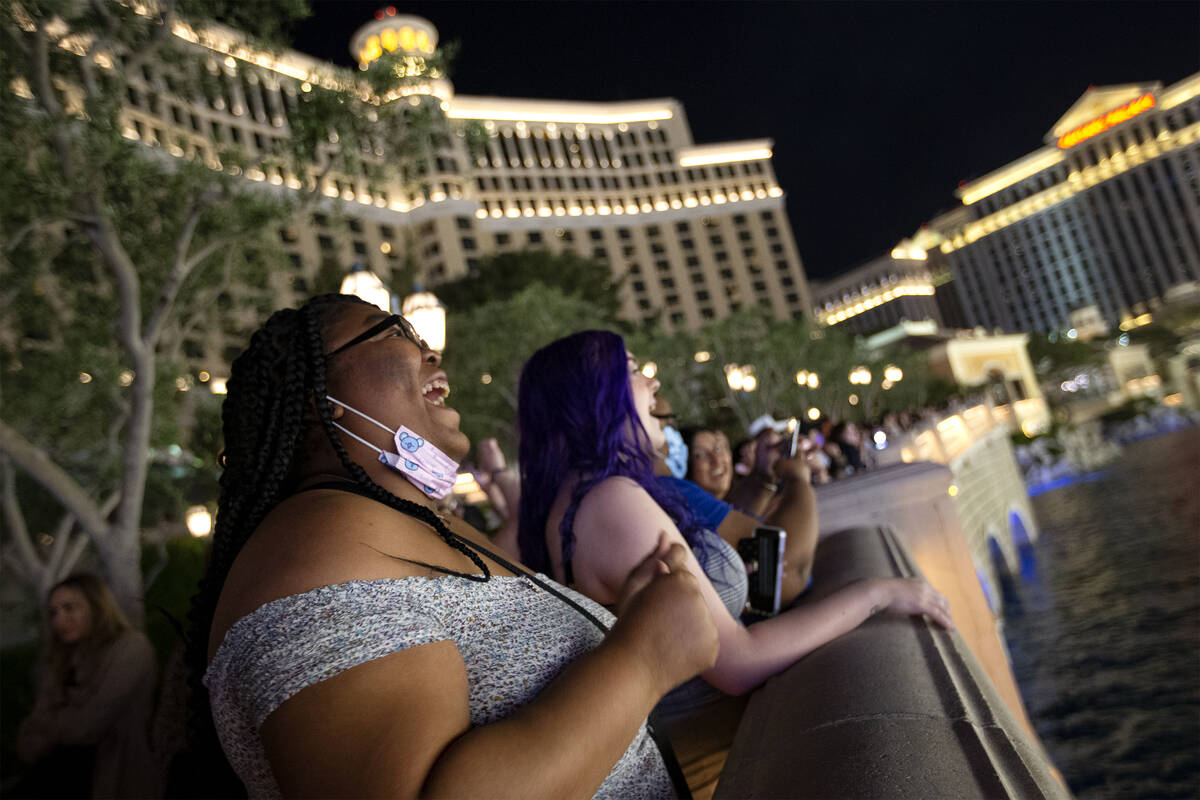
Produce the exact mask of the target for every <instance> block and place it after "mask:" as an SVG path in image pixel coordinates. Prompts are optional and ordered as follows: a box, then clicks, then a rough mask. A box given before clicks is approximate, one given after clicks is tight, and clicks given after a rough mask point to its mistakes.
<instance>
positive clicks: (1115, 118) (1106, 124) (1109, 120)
mask: <svg viewBox="0 0 1200 800" xmlns="http://www.w3.org/2000/svg"><path fill="white" fill-rule="evenodd" d="M1155 103H1156V101H1155V99H1154V95H1152V94H1150V93H1149V92H1147V93H1146V94H1144V95H1142V96H1141V97H1139V98H1137V99H1136V100H1130V101H1129V102H1128V103H1126V104H1125V105H1123V106H1118V107H1117V108H1114V109H1113V110H1112V111H1109V112H1108V113H1106V114H1104V115H1102V116H1099V117H1096V118H1095V119H1094V120H1092V121H1091V122H1088V123H1086V124H1084V125H1080V126H1079V127H1078V128H1076V129H1074V130H1072V131H1068V132H1067V133H1064V134H1063V135H1062V136H1060V137H1058V146H1059V149H1062V150H1066V149H1068V148H1071V147H1074V146H1075V145H1077V144H1079V143H1080V142H1082V141H1084V140H1086V139H1090V138H1092V137H1093V136H1095V135H1096V134H1098V133H1103V132H1104V131H1106V130H1108V129H1109V128H1111V127H1113V126H1114V125H1120V124H1121V123H1122V122H1124V121H1125V120H1128V119H1132V118H1133V117H1136V116H1137V115H1138V114H1141V113H1142V112H1143V111H1148V110H1149V109H1151V108H1154V106H1155Z"/></svg>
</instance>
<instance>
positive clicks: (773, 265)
mask: <svg viewBox="0 0 1200 800" xmlns="http://www.w3.org/2000/svg"><path fill="white" fill-rule="evenodd" d="M175 32H176V35H177V36H180V37H181V38H184V39H187V40H189V41H192V42H193V43H194V44H195V45H196V46H197V48H198V54H199V55H200V57H201V58H202V59H203V60H204V61H205V62H206V63H207V67H208V69H209V71H210V72H212V73H213V74H214V75H216V76H218V77H219V78H220V79H221V80H220V81H218V82H216V84H217V85H218V86H219V87H223V91H220V90H218V91H215V92H212V93H211V96H209V97H201V98H192V97H187V98H184V97H180V96H178V95H177V94H174V93H172V91H171V85H170V78H169V75H168V74H167V70H166V69H165V68H164V69H161V70H156V69H155V68H147V69H145V70H144V72H143V74H140V75H135V76H130V80H131V83H132V87H133V88H132V90H131V91H130V97H129V103H128V106H127V109H126V124H127V128H126V132H125V133H126V136H128V137H129V138H131V139H138V140H140V141H142V142H144V143H146V144H149V145H153V146H159V147H163V148H165V149H167V150H169V151H170V152H171V153H172V154H173V155H176V156H181V157H182V156H187V157H199V158H204V159H206V160H209V161H211V160H212V159H213V158H214V154H215V150H216V147H217V146H218V145H219V146H222V147H230V146H233V147H238V148H241V149H243V150H244V151H245V153H246V156H247V160H248V161H249V163H252V164H253V163H255V162H256V161H258V160H259V159H260V158H261V155H262V154H263V153H264V152H266V151H267V149H268V148H269V145H270V140H271V138H272V137H277V136H281V135H286V132H287V128H288V110H289V107H291V106H293V105H294V104H295V98H296V97H297V95H298V93H300V92H304V91H308V87H309V82H310V81H325V80H331V81H339V82H343V83H344V82H345V81H347V80H353V79H354V78H353V74H352V73H350V72H348V71H346V70H339V69H338V68H336V67H334V66H333V65H331V64H327V63H323V62H319V61H316V60H315V59H312V58H309V57H307V56H305V55H303V54H300V53H297V52H294V51H283V52H279V53H270V54H268V53H264V52H261V51H256V50H254V49H253V48H251V47H250V46H249V45H248V44H246V42H245V41H244V40H243V39H242V37H241V36H240V35H239V34H238V33H237V32H236V31H232V30H229V29H227V28H222V27H220V26H210V27H206V28H205V29H203V30H199V29H197V30H193V29H191V28H189V27H188V26H186V25H181V24H177V25H176V31H175ZM437 39H438V34H437V30H436V29H435V28H434V27H433V25H432V24H430V23H429V22H428V21H426V20H424V19H421V18H419V17H413V16H404V15H398V14H396V13H395V10H394V9H391V8H389V9H386V10H384V11H381V12H379V13H377V14H376V19H375V20H373V21H372V22H370V23H369V24H368V25H365V26H364V27H363V28H361V29H360V30H359V31H357V32H356V33H355V35H354V37H353V40H352V43H351V51H352V53H353V54H354V56H355V57H356V58H357V59H359V67H360V69H362V70H367V69H370V68H371V64H372V62H374V61H375V60H377V59H379V58H380V57H381V56H382V55H383V54H385V53H387V52H389V51H392V52H396V51H399V53H401V54H402V55H404V56H405V57H406V58H407V59H410V60H412V62H413V63H414V64H417V63H423V62H421V61H420V60H421V59H423V58H425V57H426V56H429V55H430V54H432V53H434V51H435V48H436V46H437ZM404 92H405V94H403V95H399V96H397V97H388V98H382V99H383V100H384V101H385V102H407V103H411V104H412V105H413V106H419V105H420V104H422V103H430V102H435V103H439V104H440V105H441V108H442V110H443V111H444V112H445V116H446V118H447V122H448V124H449V126H450V131H449V133H450V134H451V135H450V136H448V137H446V139H447V140H448V142H449V144H448V145H447V146H445V147H444V148H443V149H442V150H440V151H438V152H436V153H433V154H432V157H431V158H430V159H429V162H430V163H429V172H428V174H425V175H423V176H422V183H423V184H424V186H423V188H422V189H420V190H417V191H415V192H413V191H411V190H407V191H406V189H405V188H404V187H401V186H399V185H397V186H390V187H388V188H387V190H386V191H376V192H375V194H371V191H370V189H369V187H368V186H367V182H366V180H365V179H358V178H354V177H346V176H330V177H329V178H328V180H327V183H326V185H325V186H323V187H322V190H323V191H324V193H325V194H326V195H327V196H328V197H330V198H335V197H336V198H340V199H341V200H342V201H343V202H341V203H340V204H335V203H334V202H332V200H331V201H330V203H329V207H328V208H327V209H322V210H321V212H320V213H316V214H314V215H312V217H311V218H306V219H296V220H295V221H294V223H293V224H292V225H289V226H288V227H287V228H285V229H284V230H282V231H281V232H280V236H281V239H282V241H283V243H284V246H285V247H286V249H287V251H288V253H289V256H290V259H291V264H292V268H291V269H290V270H289V271H287V272H288V274H283V275H273V276H272V282H273V285H272V287H271V297H272V300H273V301H274V303H273V304H276V305H282V304H286V303H289V302H294V301H299V300H302V299H303V298H304V297H305V296H307V294H308V293H309V292H310V291H311V287H312V285H313V281H314V278H315V277H316V275H317V273H318V270H319V269H321V268H322V265H325V268H328V265H330V264H334V265H339V266H340V267H341V268H349V267H350V266H351V265H352V264H355V263H356V262H361V263H364V264H365V265H366V266H368V267H370V268H371V269H373V270H374V271H375V272H377V273H378V274H379V275H380V276H382V277H383V278H384V280H385V281H387V280H388V279H389V278H390V277H391V276H392V274H393V272H394V271H395V270H396V269H397V268H398V267H400V266H401V265H404V264H407V265H413V266H415V267H416V272H417V278H418V279H419V280H421V281H422V282H423V283H425V284H426V285H427V286H433V287H436V285H437V284H438V283H440V282H443V281H447V280H451V279H454V278H458V277H461V276H463V275H466V274H468V273H469V272H470V270H471V268H472V267H473V266H475V265H476V264H477V262H478V260H479V259H480V258H481V257H483V256H485V255H488V254H491V253H498V252H507V251H513V250H521V249H525V248H544V249H548V250H551V251H556V252H558V251H571V252H574V253H577V254H579V255H582V256H586V257H589V258H595V259H598V260H600V261H603V262H606V263H608V264H609V265H610V266H611V268H612V271H613V275H614V276H615V277H618V278H623V279H624V280H623V282H622V285H621V315H622V316H623V317H624V318H625V319H629V320H632V321H640V320H645V319H650V318H653V317H655V316H660V315H661V318H662V321H663V322H664V324H665V325H667V326H668V327H681V326H683V327H696V326H698V325H701V324H703V322H704V321H705V320H708V319H714V318H721V317H724V316H726V315H727V314H729V313H730V312H731V311H735V310H737V309H740V308H752V307H753V308H761V309H762V310H763V311H764V312H765V313H770V314H771V315H773V316H775V317H777V318H787V317H799V316H802V315H804V314H807V313H808V311H809V309H810V299H809V293H808V286H807V282H806V280H805V275H804V271H803V268H802V267H801V262H800V257H799V255H798V254H797V251H796V245H795V242H794V240H793V237H792V231H791V226H790V225H789V223H788V219H787V214H786V210H785V206H784V196H783V190H782V189H781V188H780V187H779V185H778V183H777V181H776V179H775V175H774V172H773V170H772V166H771V156H772V153H771V141H770V140H768V139H755V140H748V141H738V142H724V143H720V144H705V145H697V144H696V143H694V142H693V141H692V134H691V130H690V129H689V126H688V123H687V118H686V116H685V114H684V110H683V107H682V106H681V105H680V103H679V102H678V101H676V100H673V99H653V100H640V101H634V102H617V103H590V102H589V103H584V102H570V101H551V100H522V99H511V98H499V97H472V96H467V95H456V94H455V93H454V89H453V86H452V85H451V84H450V83H449V81H447V80H445V79H436V80H426V81H425V82H423V83H419V84H417V85H415V86H408V87H406V88H405V89H404ZM472 131H474V132H476V133H486V136H482V137H480V138H482V139H483V142H482V147H481V148H479V147H476V148H475V149H472V147H471V146H470V145H469V143H468V142H469V140H470V138H471V137H470V136H469V134H470V133H471V132H472ZM246 174H247V177H249V178H250V179H252V180H263V181H268V182H270V183H274V184H277V185H286V186H289V187H292V188H297V187H299V186H300V185H301V184H300V181H299V179H298V178H297V177H296V176H290V175H281V174H269V175H268V174H264V173H263V172H261V171H260V170H255V169H251V170H248V171H247V173H246ZM393 288H394V290H395V291H397V292H401V293H403V292H404V291H405V290H406V289H407V288H408V287H405V286H395V287H393ZM239 334H240V332H236V333H231V334H230V335H228V336H226V335H224V334H222V333H221V332H220V331H211V332H209V333H207V334H205V337H206V340H205V341H203V342H202V341H192V342H190V343H185V351H186V355H188V356H189V357H191V358H193V359H199V358H200V357H201V356H202V355H203V354H206V353H213V352H214V351H217V352H220V351H222V350H224V352H225V353H226V355H228V354H231V353H232V350H229V349H226V348H227V347H229V346H233V345H236V344H238V343H239V342H240V340H239ZM226 340H228V341H226Z"/></svg>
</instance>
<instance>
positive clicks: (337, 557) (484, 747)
mask: <svg viewBox="0 0 1200 800" xmlns="http://www.w3.org/2000/svg"><path fill="white" fill-rule="evenodd" d="M440 362H441V358H440V356H439V355H438V354H437V353H436V352H433V351H432V350H430V349H429V347H428V346H427V345H425V343H424V342H422V341H421V340H420V339H419V338H418V337H417V336H416V334H415V332H414V331H413V330H412V328H411V326H410V325H408V323H407V322H406V321H405V320H403V318H401V317H398V316H395V315H388V314H386V313H385V312H383V311H381V310H379V309H378V308H376V307H375V306H372V305H369V304H366V303H362V302H361V301H357V300H356V299H355V298H352V297H346V296H341V295H327V296H323V297H319V298H315V299H314V300H312V301H310V302H309V303H308V304H307V305H306V306H304V307H303V308H301V309H299V310H292V309H288V310H284V311H279V312H277V313H276V314H274V315H273V316H272V317H271V319H270V320H268V321H267V323H266V325H264V326H263V328H262V329H261V330H260V331H258V332H257V333H255V334H254V337H253V338H252V340H251V342H250V346H249V348H248V349H247V350H246V351H245V352H244V353H243V354H242V355H241V356H240V357H239V358H238V359H237V360H236V361H235V362H234V364H233V370H232V376H231V377H230V380H229V383H228V390H229V394H228V396H227V398H226V400H225V407H224V411H223V421H224V432H225V447H226V450H225V454H224V466H225V472H224V474H223V475H222V478H221V498H220V508H219V512H218V516H217V526H216V530H215V532H214V538H213V551H212V556H211V562H210V566H209V570H208V574H207V575H206V577H205V580H204V582H203V583H202V585H201V590H200V593H199V595H198V596H197V598H196V601H195V603H194V609H193V620H192V621H193V626H194V630H196V631H203V632H207V636H206V637H205V636H196V637H195V639H196V640H197V641H196V642H195V643H194V648H193V653H192V661H193V668H194V670H195V672H196V673H197V674H203V676H204V677H203V683H204V686H205V687H207V690H208V692H207V697H208V699H209V700H210V702H211V709H212V712H211V713H212V719H213V721H214V722H215V726H216V731H217V734H218V735H219V737H220V742H221V746H222V748H223V749H224V751H225V754H226V755H227V757H228V759H229V761H230V763H231V764H232V766H233V768H234V770H235V771H236V772H237V774H238V777H239V778H240V779H241V780H242V782H243V783H244V784H245V786H246V788H247V789H248V790H249V793H250V795H251V796H262V797H271V796H287V795H296V794H305V795H314V796H359V797H368V796H376V795H388V796H392V797H412V796H416V795H418V794H420V795H425V794H430V795H449V796H488V797H498V796H508V795H517V794H520V795H522V796H546V797H567V796H572V797H573V796H579V795H592V794H595V795H599V796H620V797H660V796H667V795H669V794H670V793H671V791H672V784H673V783H674V784H675V785H676V786H679V785H680V783H679V782H678V778H677V776H672V775H671V774H670V773H669V771H668V767H667V764H668V763H670V762H671V761H672V759H671V758H670V757H669V755H664V754H663V753H662V751H661V750H660V748H659V747H658V746H656V741H655V740H653V739H652V738H651V737H652V736H653V733H652V732H651V731H648V728H647V726H646V724H645V719H646V716H647V714H648V713H649V712H650V710H651V709H652V707H653V706H654V704H655V703H656V701H657V700H658V699H659V697H661V696H662V695H663V694H664V693H665V692H666V691H667V690H669V689H670V688H671V687H672V686H674V685H676V684H678V683H680V682H681V681H683V680H686V679H687V678H689V677H691V676H692V675H695V674H697V673H699V672H700V671H702V670H704V669H707V668H708V667H709V666H710V665H711V664H712V663H713V660H714V659H715V658H716V635H715V630H714V628H713V623H712V619H711V616H710V615H709V613H708V611H707V609H706V608H705V606H704V602H703V600H702V599H701V597H700V594H699V591H698V588H697V586H696V582H695V579H694V578H692V576H691V575H690V573H688V571H687V570H685V569H682V568H681V566H682V563H683V559H684V553H683V550H682V547H675V548H668V547H664V548H662V550H661V551H660V552H661V555H659V556H657V557H653V558H648V559H646V560H645V562H644V563H643V564H642V565H641V566H640V568H639V569H638V570H637V571H636V574H635V575H633V576H631V579H630V580H629V581H628V582H627V583H626V584H625V586H624V587H623V591H622V596H621V597H620V598H618V600H617V603H616V605H617V608H618V610H619V612H620V621H619V622H617V623H615V624H613V617H612V615H610V614H609V613H608V612H607V611H606V610H605V609H604V608H603V607H601V606H599V605H597V604H595V603H592V602H591V601H589V600H587V599H586V598H583V597H582V596H580V595H577V594H575V593H574V592H571V591H570V590H568V589H565V588H563V587H561V586H559V585H557V584H555V583H553V582H552V581H551V580H550V579H549V578H546V577H545V576H541V575H531V574H530V573H528V571H526V570H525V569H524V568H523V567H520V566H519V565H517V564H512V563H510V562H508V561H506V560H505V559H503V558H502V557H500V556H498V555H496V554H495V553H494V552H492V551H491V550H490V549H489V547H488V544H487V538H486V537H485V536H483V535H482V534H480V533H479V532H477V531H475V530H473V529H471V528H470V527H469V526H467V525H466V524H465V523H464V522H462V521H461V520H458V519H456V518H453V517H446V518H443V517H441V516H439V515H438V514H437V512H436V510H435V504H434V500H435V499H436V498H438V497H440V496H443V495H444V493H445V492H447V491H448V490H449V487H450V485H451V484H452V483H453V480H454V467H455V465H456V463H457V461H458V460H459V459H461V458H462V457H463V456H464V455H465V454H466V452H467V449H468V447H469V443H468V441H467V438H466V436H465V435H464V434H463V433H462V432H461V431H460V430H459V416H458V412H456V411H454V410H453V409H451V408H449V407H448V406H446V404H445V399H446V396H447V395H448V394H449V384H448V383H447V381H446V377H445V373H443V372H442V371H441V369H440ZM609 627H611V631H609V630H607V629H608V628H609ZM605 632H607V635H605ZM199 694H200V695H201V696H202V697H203V696H204V693H203V692H200V693H199ZM673 777H675V778H676V779H675V780H672V778H673Z"/></svg>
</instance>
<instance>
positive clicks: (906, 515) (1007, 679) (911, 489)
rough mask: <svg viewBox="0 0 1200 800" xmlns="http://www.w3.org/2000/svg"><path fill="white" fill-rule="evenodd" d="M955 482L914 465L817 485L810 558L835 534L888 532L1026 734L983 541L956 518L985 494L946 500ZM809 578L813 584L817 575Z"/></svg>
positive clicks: (940, 471) (938, 470) (942, 471)
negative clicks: (945, 606)
mask: <svg viewBox="0 0 1200 800" xmlns="http://www.w3.org/2000/svg"><path fill="white" fill-rule="evenodd" d="M954 480H955V476H954V475H953V473H951V471H950V468H949V467H946V466H943V465H941V464H933V463H929V462H917V463H914V464H897V465H895V466H891V467H884V468H883V469H879V470H875V471H874V472H868V473H866V474H864V475H855V476H853V477H851V478H846V479H843V480H840V481H837V482H835V483H830V484H827V485H825V486H822V487H820V488H819V489H817V510H818V512H819V514H820V520H821V536H822V540H821V543H820V544H818V545H817V553H818V554H820V553H821V552H822V550H823V548H824V546H825V544H824V537H826V536H828V535H829V534H832V533H834V532H835V531H841V530H845V529H847V528H858V527H872V528H873V527H879V526H882V527H887V528H890V529H891V530H893V531H894V532H895V535H896V537H897V538H898V539H899V540H900V541H901V542H903V543H904V546H905V547H906V549H907V551H908V553H909V554H910V555H911V557H912V559H913V561H915V562H916V564H917V565H918V567H919V568H920V570H921V572H922V573H923V574H924V575H925V577H926V578H927V579H928V580H929V582H930V583H931V584H933V586H934V588H936V589H937V590H938V591H940V592H941V593H942V594H944V595H946V598H947V599H948V600H949V601H950V611H951V613H952V614H953V616H954V624H955V625H956V626H957V627H958V630H959V632H960V634H961V635H962V637H963V639H964V640H965V641H966V643H967V646H968V647H970V648H971V652H973V653H974V654H975V657H976V658H977V659H978V660H979V663H980V664H981V665H982V666H983V668H984V670H985V671H986V672H987V674H988V676H989V677H990V678H991V680H992V683H993V685H994V686H995V687H996V690H997V691H998V692H999V693H1000V696H1001V697H1002V698H1003V699H1004V701H1005V703H1006V704H1007V705H1008V707H1009V709H1010V710H1011V711H1012V713H1013V715H1014V716H1015V717H1016V718H1017V719H1019V720H1020V721H1021V722H1022V724H1023V725H1025V727H1026V729H1027V730H1029V731H1030V732H1031V733H1032V730H1033V729H1032V727H1030V726H1029V724H1028V721H1027V719H1026V715H1025V707H1024V704H1023V703H1022V702H1021V694H1020V692H1019V691H1018V690H1017V685H1016V682H1015V681H1014V680H1013V677H1012V670H1011V668H1010V667H1009V663H1008V652H1007V650H1006V648H1005V645H1004V642H1003V640H1002V639H1001V637H1000V634H999V632H998V631H997V628H996V617H995V614H994V612H993V610H992V608H991V606H990V605H989V603H988V600H987V598H986V597H985V596H984V593H983V585H982V584H981V582H980V581H981V575H982V577H983V578H984V579H990V576H991V574H992V573H991V571H990V570H991V565H990V563H989V556H988V554H987V549H986V544H984V545H983V550H982V552H979V551H978V548H977V547H972V542H971V540H970V537H968V536H967V535H966V533H965V532H964V530H963V524H962V517H961V516H960V512H961V511H962V508H963V506H966V507H967V510H968V511H971V510H972V509H973V505H972V504H973V503H975V502H976V501H977V500H979V499H980V498H981V497H983V496H984V494H985V493H983V492H971V493H961V492H960V493H958V495H957V496H954V497H952V496H951V494H950V487H951V486H952V482H953V481H954ZM1017 487H1018V488H1017V490H1016V491H1017V492H1018V493H1019V494H1020V498H1021V499H1025V498H1024V488H1023V486H1021V485H1020V482H1019V480H1018V482H1017ZM1001 519H1003V516H1001ZM1010 546H1011V544H1010ZM813 574H814V578H813V580H814V581H815V580H816V577H817V572H816V570H814V573H813ZM992 585H993V586H995V585H996V584H994V583H993V584H992Z"/></svg>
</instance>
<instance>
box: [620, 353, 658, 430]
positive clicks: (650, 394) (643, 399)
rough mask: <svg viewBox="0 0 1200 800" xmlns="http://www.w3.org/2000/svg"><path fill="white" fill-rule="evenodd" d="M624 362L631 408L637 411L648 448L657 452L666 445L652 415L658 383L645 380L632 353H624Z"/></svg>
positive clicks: (652, 380) (651, 379) (650, 379)
mask: <svg viewBox="0 0 1200 800" xmlns="http://www.w3.org/2000/svg"><path fill="white" fill-rule="evenodd" d="M625 362H626V364H627V365H628V368H629V390H630V392H631V393H632V394H633V407H634V408H635V409H637V415H638V419H639V420H641V423H642V427H643V428H645V429H646V435H647V436H649V437H650V446H651V447H652V448H653V449H655V450H658V449H659V448H661V447H663V446H665V445H666V443H667V437H666V435H665V434H664V433H663V429H662V423H661V422H660V421H659V420H658V419H657V418H656V417H655V416H654V414H652V413H651V412H652V411H654V394H655V393H656V392H657V391H658V387H659V383H658V381H657V380H655V379H654V378H647V377H646V376H645V375H643V374H642V370H641V367H640V365H639V364H638V361H637V359H636V358H634V356H633V353H630V352H629V351H628V350H626V351H625Z"/></svg>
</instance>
